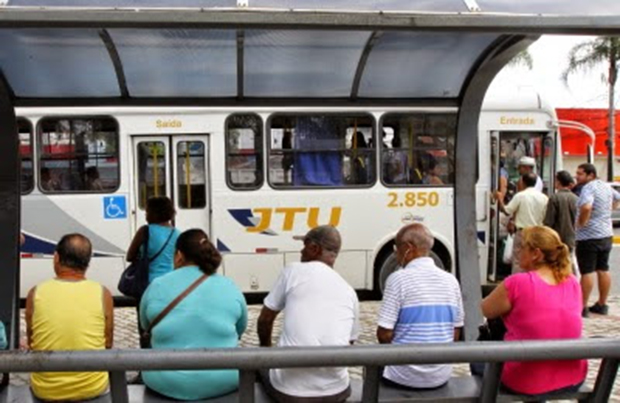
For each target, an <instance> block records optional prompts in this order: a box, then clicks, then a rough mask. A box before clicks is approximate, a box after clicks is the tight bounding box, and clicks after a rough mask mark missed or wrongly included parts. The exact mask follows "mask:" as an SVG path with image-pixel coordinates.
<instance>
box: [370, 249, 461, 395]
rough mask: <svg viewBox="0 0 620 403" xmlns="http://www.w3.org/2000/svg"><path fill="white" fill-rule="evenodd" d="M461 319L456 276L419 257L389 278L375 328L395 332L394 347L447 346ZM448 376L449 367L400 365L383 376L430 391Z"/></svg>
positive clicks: (386, 369)
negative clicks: (434, 344) (410, 345)
mask: <svg viewBox="0 0 620 403" xmlns="http://www.w3.org/2000/svg"><path fill="white" fill-rule="evenodd" d="M464 316H465V315H464V312H463V299H462V297H461V289H460V287H459V283H458V281H457V280H456V278H454V276H453V275H451V274H450V273H447V272H445V271H443V270H441V269H440V268H438V267H437V266H435V263H434V262H433V259H431V258H430V257H423V258H418V259H414V260H412V261H411V262H409V264H408V265H407V266H406V267H405V268H404V269H402V270H398V271H396V272H394V273H392V274H391V275H390V277H388V280H387V284H386V288H385V292H384V295H383V303H382V304H381V310H380V311H379V323H378V325H379V326H380V327H382V328H385V329H393V330H394V338H393V340H392V343H394V344H412V343H450V342H452V341H454V328H455V327H461V326H463V323H464ZM451 374H452V366H451V365H445V364H438V365H403V366H389V367H386V368H385V372H384V373H383V376H384V377H385V378H387V379H389V380H391V381H393V382H396V383H398V384H401V385H406V386H410V387H413V388H433V387H437V386H440V385H442V384H444V383H445V382H447V381H448V379H449V378H450V376H451Z"/></svg>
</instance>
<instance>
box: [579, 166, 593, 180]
mask: <svg viewBox="0 0 620 403" xmlns="http://www.w3.org/2000/svg"><path fill="white" fill-rule="evenodd" d="M577 169H581V170H582V171H583V172H585V174H586V175H594V177H595V178H596V167H595V166H594V165H593V164H588V163H585V164H581V165H579V166H578V167H577Z"/></svg>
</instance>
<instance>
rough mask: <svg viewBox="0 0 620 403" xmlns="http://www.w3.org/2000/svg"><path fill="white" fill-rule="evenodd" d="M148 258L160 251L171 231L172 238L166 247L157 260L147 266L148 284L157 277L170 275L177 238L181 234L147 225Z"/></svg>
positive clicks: (172, 268)
mask: <svg viewBox="0 0 620 403" xmlns="http://www.w3.org/2000/svg"><path fill="white" fill-rule="evenodd" d="M148 228H149V253H148V256H149V257H153V256H155V255H156V254H157V252H159V251H160V250H161V248H162V247H163V246H164V244H166V240H167V239H168V237H169V236H170V231H173V234H172V238H170V241H169V242H168V244H166V247H165V248H164V250H163V251H162V252H161V254H160V255H159V256H157V259H155V260H153V261H152V262H151V264H149V283H150V282H152V281H153V280H155V279H156V278H157V277H161V276H163V275H164V274H166V273H170V272H171V271H172V270H174V251H175V250H176V245H177V238H178V237H179V235H180V234H181V233H180V232H179V230H178V229H176V228H174V227H166V226H164V225H159V224H149V226H148Z"/></svg>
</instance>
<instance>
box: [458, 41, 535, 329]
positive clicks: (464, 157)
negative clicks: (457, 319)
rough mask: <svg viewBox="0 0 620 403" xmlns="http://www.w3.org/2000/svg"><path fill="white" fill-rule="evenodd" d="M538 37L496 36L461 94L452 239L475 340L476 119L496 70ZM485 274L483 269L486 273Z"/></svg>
mask: <svg viewBox="0 0 620 403" xmlns="http://www.w3.org/2000/svg"><path fill="white" fill-rule="evenodd" d="M536 39H537V37H529V36H506V37H502V39H500V40H498V42H497V45H496V46H495V47H494V48H492V49H491V50H490V52H489V53H487V54H486V55H485V56H483V59H482V60H481V61H480V63H479V64H478V68H475V69H474V70H473V71H472V74H471V75H470V77H469V81H468V82H467V83H466V85H465V86H464V90H463V92H462V94H461V99H462V101H461V107H460V108H459V118H458V126H457V136H456V150H455V172H456V178H455V187H454V214H455V227H456V228H455V231H456V232H455V237H454V238H455V243H456V263H457V265H456V267H457V273H458V278H459V281H460V283H461V288H462V292H463V305H464V309H465V340H468V341H471V340H475V339H476V337H477V336H478V326H479V325H480V323H481V322H482V314H481V312H480V301H481V298H482V284H481V280H480V278H481V276H480V264H479V261H478V236H477V232H478V228H477V220H476V172H477V169H476V163H477V159H476V158H475V155H476V153H477V152H478V151H477V150H478V120H479V118H480V110H481V108H482V101H483V100H484V95H485V93H486V91H487V88H488V87H489V85H490V84H491V82H492V81H493V78H494V77H495V76H496V75H497V73H498V72H499V71H500V70H501V69H502V68H503V67H504V66H505V65H506V64H507V63H508V62H509V61H510V60H511V59H512V58H513V57H514V56H515V55H517V54H518V53H519V52H520V51H522V50H524V49H526V48H527V47H528V46H529V45H530V44H532V43H533V42H534V41H535V40H536ZM485 276H486V273H485Z"/></svg>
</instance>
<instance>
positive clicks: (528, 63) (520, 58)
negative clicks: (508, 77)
mask: <svg viewBox="0 0 620 403" xmlns="http://www.w3.org/2000/svg"><path fill="white" fill-rule="evenodd" d="M508 65H509V66H513V67H517V66H524V67H527V69H528V70H532V69H533V68H534V58H532V54H531V53H530V52H529V50H527V49H525V50H522V51H521V52H519V53H517V55H516V56H515V57H513V58H512V60H510V62H509V63H508Z"/></svg>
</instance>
